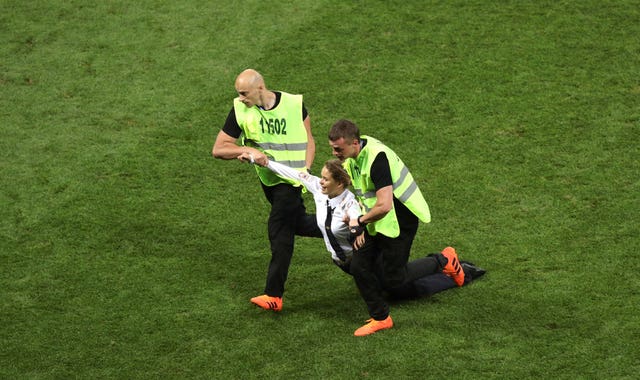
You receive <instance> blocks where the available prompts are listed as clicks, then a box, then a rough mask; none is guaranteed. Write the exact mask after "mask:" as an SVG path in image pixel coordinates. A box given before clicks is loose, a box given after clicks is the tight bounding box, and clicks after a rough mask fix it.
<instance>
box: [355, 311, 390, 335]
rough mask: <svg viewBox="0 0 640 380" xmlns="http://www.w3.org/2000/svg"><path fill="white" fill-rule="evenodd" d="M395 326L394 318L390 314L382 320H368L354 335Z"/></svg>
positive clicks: (371, 332) (368, 333) (367, 333)
mask: <svg viewBox="0 0 640 380" xmlns="http://www.w3.org/2000/svg"><path fill="white" fill-rule="evenodd" d="M392 327H393V320H392V319H391V316H388V317H387V318H386V319H384V320H382V321H376V320H375V319H373V318H370V319H368V320H367V324H366V325H364V326H362V327H360V328H359V329H357V330H356V331H355V332H354V333H353V335H355V336H365V335H370V334H373V333H374V332H376V331H380V330H385V329H390V328H392Z"/></svg>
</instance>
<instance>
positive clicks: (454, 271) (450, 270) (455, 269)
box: [442, 247, 464, 286]
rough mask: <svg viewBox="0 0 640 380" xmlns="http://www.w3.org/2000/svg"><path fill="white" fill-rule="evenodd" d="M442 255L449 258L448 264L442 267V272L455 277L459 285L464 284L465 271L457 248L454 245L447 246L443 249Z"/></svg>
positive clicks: (454, 279)
mask: <svg viewBox="0 0 640 380" xmlns="http://www.w3.org/2000/svg"><path fill="white" fill-rule="evenodd" d="M442 255H443V256H444V257H446V258H447V265H445V266H444V268H443V269H442V273H444V274H446V275H447V276H449V277H451V278H453V281H455V282H456V284H457V285H458V286H462V285H464V271H463V270H462V266H460V261H459V260H458V254H456V250H455V249H454V248H453V247H447V248H445V249H443V250H442Z"/></svg>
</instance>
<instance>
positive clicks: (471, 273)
mask: <svg viewBox="0 0 640 380" xmlns="http://www.w3.org/2000/svg"><path fill="white" fill-rule="evenodd" d="M460 266H462V270H463V271H464V275H465V277H468V278H469V280H470V281H473V280H476V279H478V278H480V277H482V276H483V275H484V274H485V273H487V271H486V270H484V269H482V268H480V267H477V266H476V265H475V264H473V263H470V262H468V261H464V260H460Z"/></svg>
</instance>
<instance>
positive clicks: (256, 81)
mask: <svg viewBox="0 0 640 380" xmlns="http://www.w3.org/2000/svg"><path fill="white" fill-rule="evenodd" d="M260 86H262V87H264V79H263V78H262V75H260V73H259V72H257V71H256V70H254V69H246V70H244V71H243V72H241V73H240V74H239V75H238V77H237V78H236V90H237V89H238V87H240V88H243V89H253V88H257V87H260Z"/></svg>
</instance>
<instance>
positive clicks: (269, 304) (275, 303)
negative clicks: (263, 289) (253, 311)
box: [251, 294, 282, 311]
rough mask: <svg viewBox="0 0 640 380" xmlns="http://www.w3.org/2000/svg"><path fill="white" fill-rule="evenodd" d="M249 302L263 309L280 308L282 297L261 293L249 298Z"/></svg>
mask: <svg viewBox="0 0 640 380" xmlns="http://www.w3.org/2000/svg"><path fill="white" fill-rule="evenodd" d="M251 302H253V303H254V304H256V305H258V306H260V307H261V308H263V309H265V310H273V311H280V310H282V297H270V296H268V295H266V294H263V295H261V296H257V297H253V298H252V299H251Z"/></svg>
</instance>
